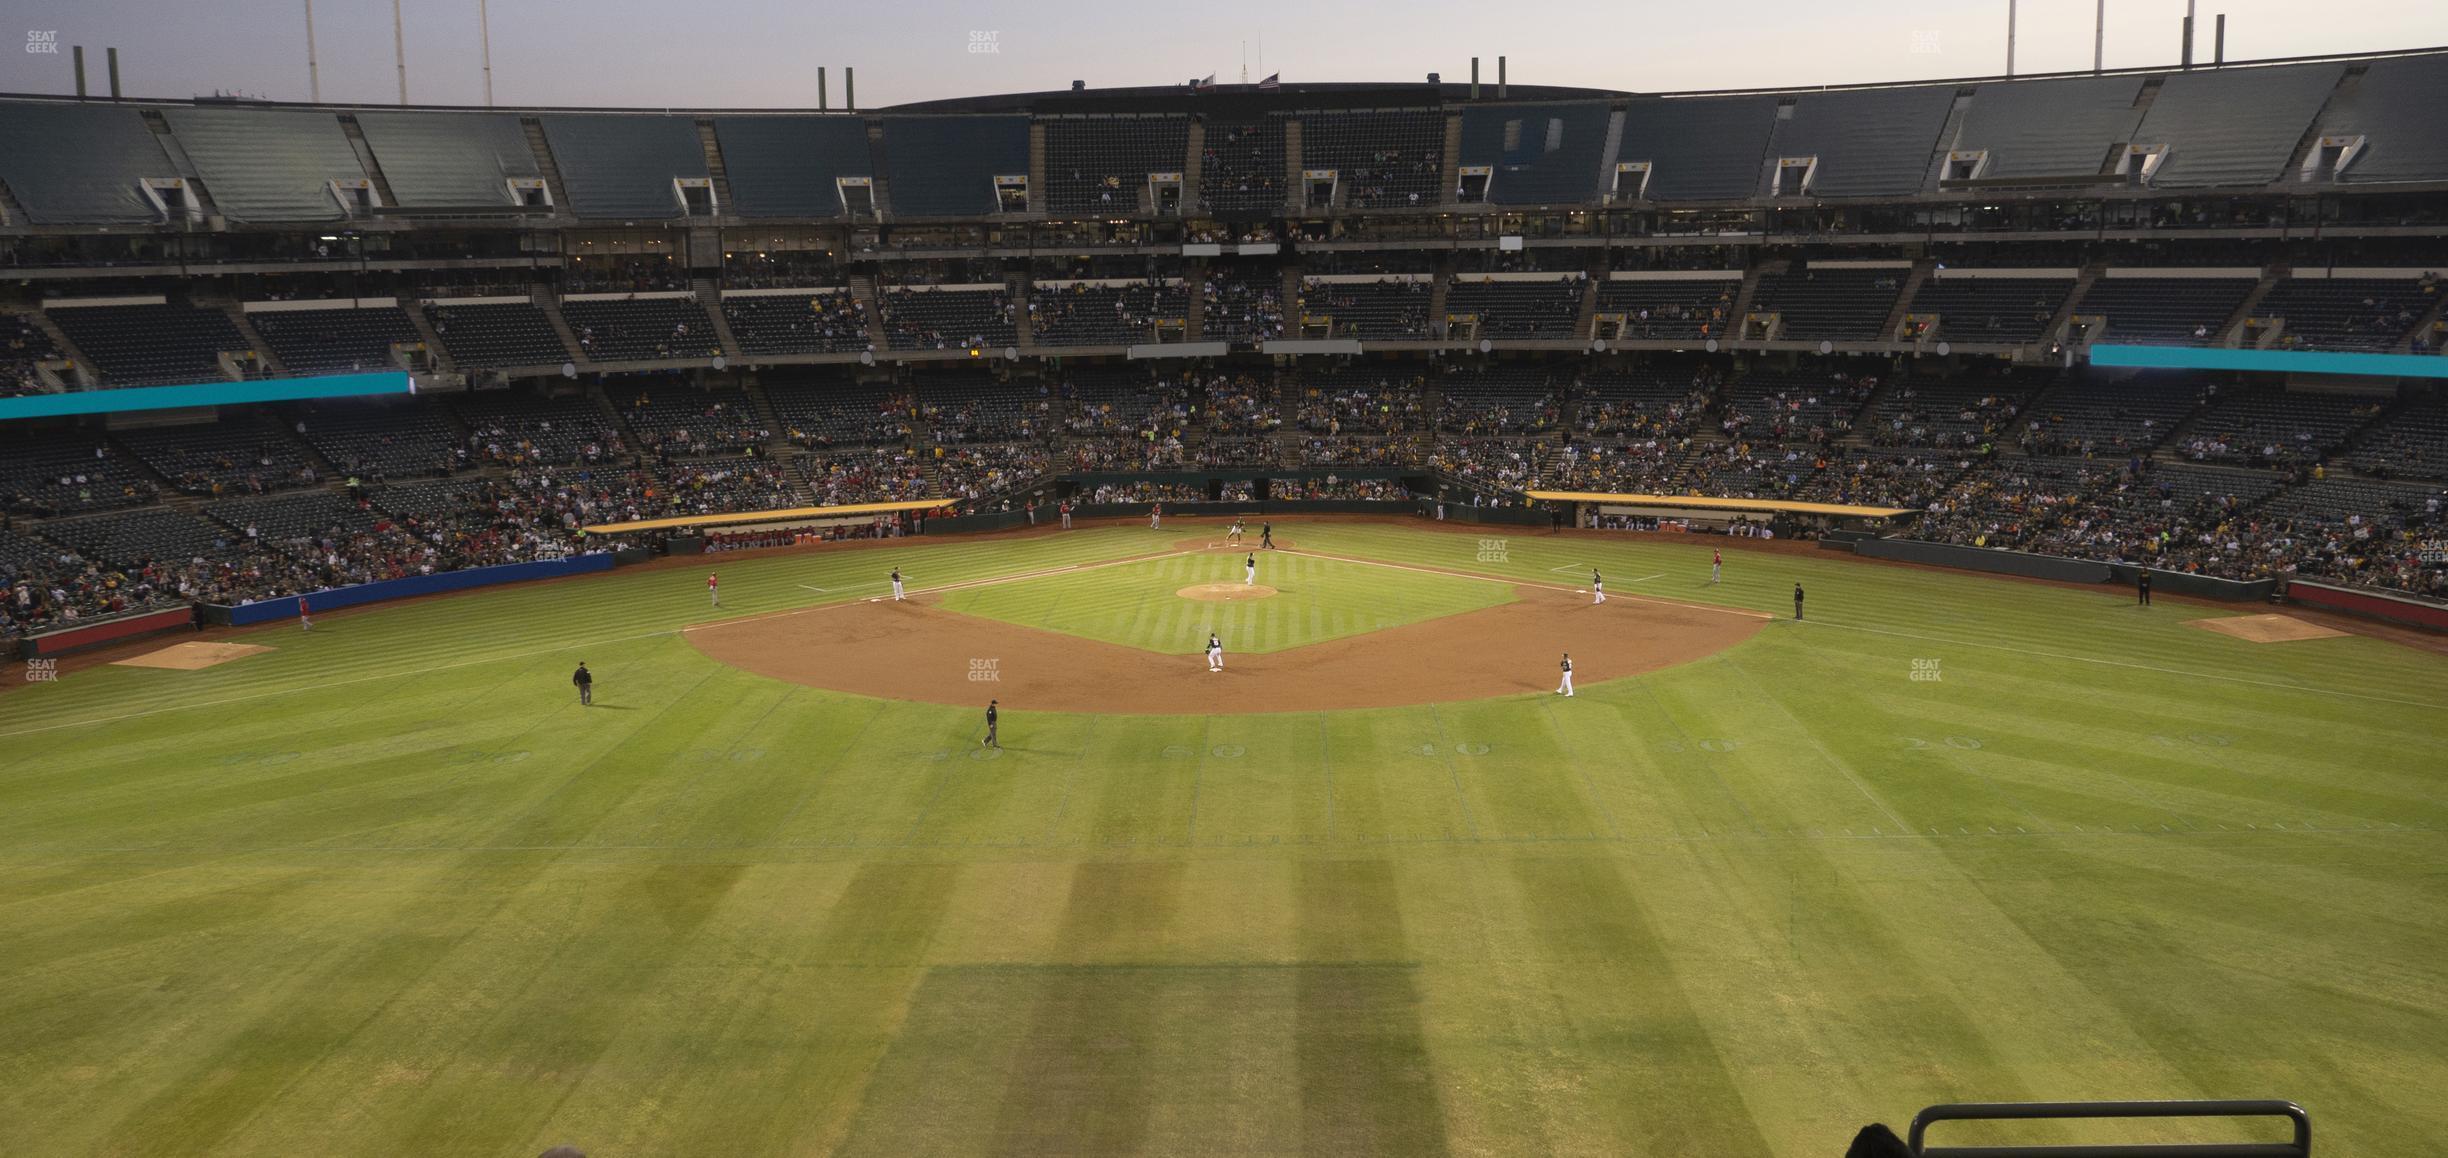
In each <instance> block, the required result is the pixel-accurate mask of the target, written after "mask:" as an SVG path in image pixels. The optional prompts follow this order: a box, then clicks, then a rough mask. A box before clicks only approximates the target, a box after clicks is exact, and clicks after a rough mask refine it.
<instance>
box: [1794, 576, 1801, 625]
mask: <svg viewBox="0 0 2448 1158" xmlns="http://www.w3.org/2000/svg"><path fill="white" fill-rule="evenodd" d="M1794 618H1796V619H1800V618H1802V585H1801V584H1799V583H1796V584H1794Z"/></svg>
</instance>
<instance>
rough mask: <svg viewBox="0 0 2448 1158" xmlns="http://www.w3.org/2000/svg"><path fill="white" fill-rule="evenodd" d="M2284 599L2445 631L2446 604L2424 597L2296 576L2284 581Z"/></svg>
mask: <svg viewBox="0 0 2448 1158" xmlns="http://www.w3.org/2000/svg"><path fill="white" fill-rule="evenodd" d="M2286 597H2287V601H2288V602H2291V603H2301V604H2303V605H2304V606H2306V607H2314V608H2319V609H2320V610H2322V611H2343V612H2345V613H2347V614H2348V615H2361V616H2367V617H2369V618H2372V619H2385V620H2387V621H2389V622H2391V623H2403V624H2406V625H2407V626H2410V627H2422V628H2428V629H2430V630H2432V631H2448V606H2441V605H2440V604H2437V603H2432V602H2429V601H2427V600H2421V599H2409V598H2407V597H2405V596H2403V595H2391V594H2387V593H2385V592H2380V591H2361V590H2356V589H2354V588H2351V587H2335V586H2331V585H2330V584H2327V583H2311V582H2306V581H2304V580H2300V579H2299V580H2296V581H2295V582H2293V583H2289V584H2287V589H2286Z"/></svg>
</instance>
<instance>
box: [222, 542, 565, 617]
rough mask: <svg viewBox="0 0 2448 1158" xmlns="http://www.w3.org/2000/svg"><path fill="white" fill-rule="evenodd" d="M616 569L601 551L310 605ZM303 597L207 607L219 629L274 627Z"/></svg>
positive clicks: (319, 595)
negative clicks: (252, 626)
mask: <svg viewBox="0 0 2448 1158" xmlns="http://www.w3.org/2000/svg"><path fill="white" fill-rule="evenodd" d="M611 569H612V553H611V552H609V551H597V552H594V553H592V554H586V555H572V556H570V557H569V558H566V559H544V560H539V561H537V562H533V563H504V564H502V565H501V566H498V567H471V568H469V569H467V570H465V571H441V572H437V573H435V574H432V575H411V576H409V577H408V578H405V579H385V580H383V581H381V582H379V583H359V584H357V585H355V586H352V587H333V588H329V589H326V590H323V591H314V592H309V593H307V595H306V601H307V605H308V606H310V607H312V608H313V609H314V610H316V611H318V612H321V611H338V610H340V609H341V608H343V607H358V606H362V605H364V604H368V603H382V602H386V601H388V600H393V599H413V598H415V597H417V596H420V595H442V594H446V593H448V592H452V591H466V590H469V589H471V588H476V587H493V586H497V585H499V584H503V583H525V582H527V581H529V580H533V579H560V578H565V577H567V576H571V575H584V574H587V573H589V572H592V571H609V570H611ZM297 613H298V597H297V596H295V595H287V596H283V597H281V598H279V599H265V600H261V601H258V602H254V603H241V604H239V605H237V606H236V607H219V606H213V605H206V607H205V615H206V617H207V618H208V619H209V620H210V621H211V622H214V623H226V624H228V625H230V626H231V627H246V626H249V625H251V624H257V623H273V622H277V621H280V620H284V619H295V618H297Z"/></svg>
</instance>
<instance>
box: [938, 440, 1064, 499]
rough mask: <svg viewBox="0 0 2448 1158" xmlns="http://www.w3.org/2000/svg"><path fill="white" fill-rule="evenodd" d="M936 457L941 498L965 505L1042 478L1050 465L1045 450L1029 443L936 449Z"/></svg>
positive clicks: (1005, 492)
mask: <svg viewBox="0 0 2448 1158" xmlns="http://www.w3.org/2000/svg"><path fill="white" fill-rule="evenodd" d="M936 455H937V458H936V460H935V469H936V472H937V474H938V475H939V476H940V478H941V481H942V483H943V494H942V497H944V498H953V499H961V500H964V501H974V500H977V499H983V498H987V497H989V496H993V495H1001V494H1008V493H1010V492H1012V491H1014V490H1018V489H1019V488H1021V487H1024V486H1027V485H1028V484H1030V483H1032V482H1035V481H1037V480H1038V479H1040V478H1043V477H1045V473H1046V470H1047V468H1048V467H1049V466H1050V465H1052V463H1053V455H1052V454H1051V453H1050V452H1048V451H1047V450H1046V448H1044V447H1042V446H1037V445H1033V444H1029V443H1005V444H1002V445H998V446H959V447H949V448H945V447H938V448H937V449H936Z"/></svg>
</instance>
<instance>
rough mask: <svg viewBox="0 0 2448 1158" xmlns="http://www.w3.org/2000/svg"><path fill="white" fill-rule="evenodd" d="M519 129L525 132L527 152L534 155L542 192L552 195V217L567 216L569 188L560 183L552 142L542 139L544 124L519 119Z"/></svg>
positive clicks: (558, 165)
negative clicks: (541, 180)
mask: <svg viewBox="0 0 2448 1158" xmlns="http://www.w3.org/2000/svg"><path fill="white" fill-rule="evenodd" d="M519 127H520V128H522V129H524V130H526V132H527V151H528V152H530V153H533V154H535V163H536V173H537V175H538V176H541V177H543V178H544V190H545V192H547V193H550V194H552V203H553V215H554V216H556V217H560V216H568V215H569V214H570V213H571V212H572V209H571V206H570V199H569V186H568V185H566V184H564V183H563V182H562V180H561V166H560V164H559V163H558V162H556V161H554V160H553V152H552V142H550V141H547V140H545V139H544V122H543V121H542V120H539V119H537V118H535V117H520V118H519Z"/></svg>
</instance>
